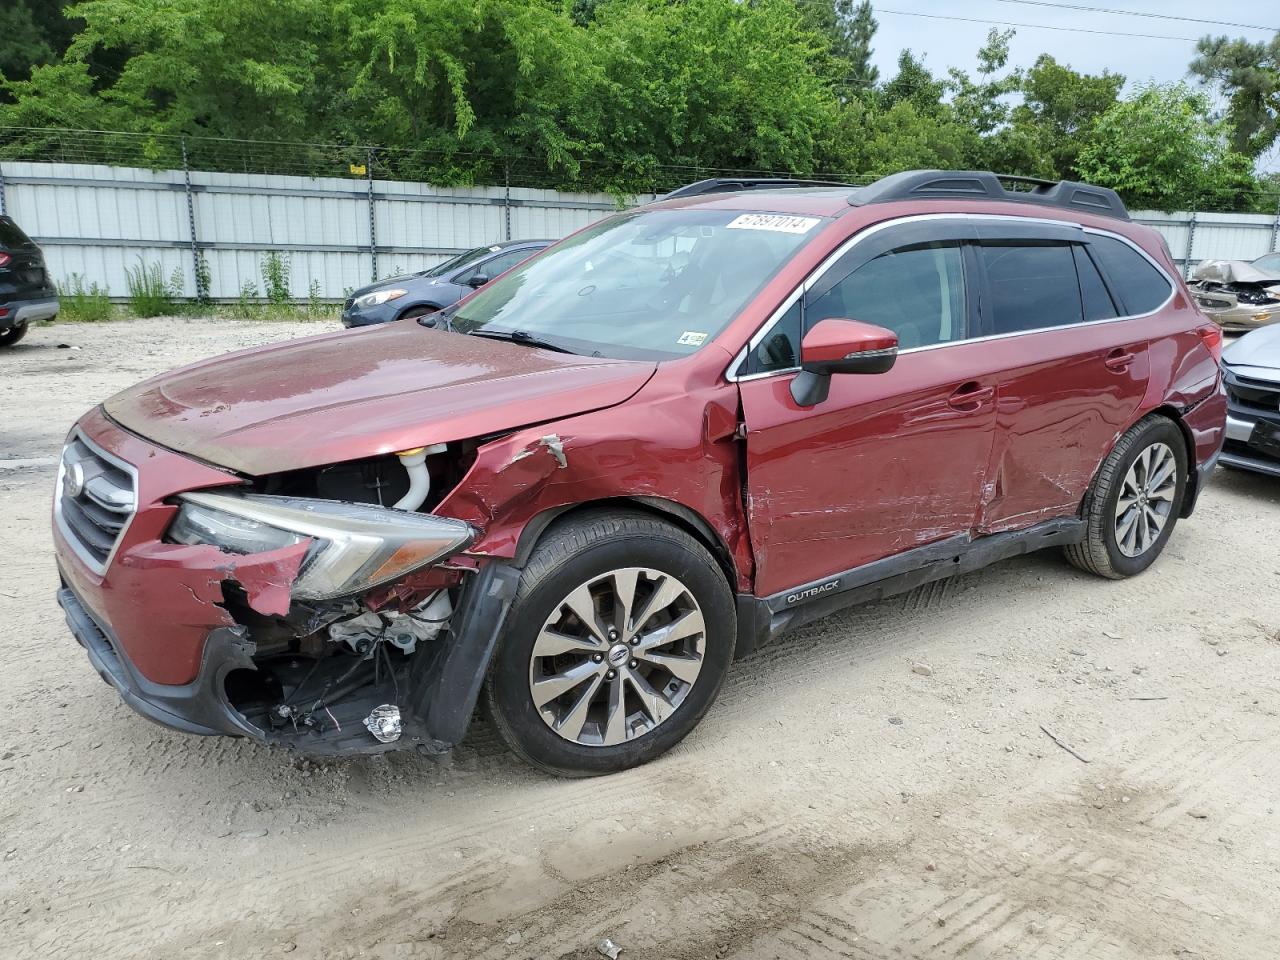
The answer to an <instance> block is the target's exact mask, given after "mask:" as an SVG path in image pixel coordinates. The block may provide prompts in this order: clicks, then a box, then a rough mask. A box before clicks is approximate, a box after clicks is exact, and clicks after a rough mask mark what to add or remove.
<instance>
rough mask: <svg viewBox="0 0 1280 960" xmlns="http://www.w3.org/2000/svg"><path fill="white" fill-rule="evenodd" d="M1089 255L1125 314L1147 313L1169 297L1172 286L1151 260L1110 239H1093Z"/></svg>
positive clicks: (1112, 238)
mask: <svg viewBox="0 0 1280 960" xmlns="http://www.w3.org/2000/svg"><path fill="white" fill-rule="evenodd" d="M1089 252H1090V253H1091V254H1092V255H1093V256H1094V258H1095V259H1097V260H1098V262H1099V263H1100V264H1101V265H1102V269H1103V272H1104V273H1106V275H1107V280H1108V282H1109V283H1110V286H1111V289H1112V291H1113V292H1114V293H1115V294H1116V295H1117V296H1118V297H1119V298H1120V300H1121V301H1122V303H1121V306H1122V307H1123V309H1124V312H1125V314H1126V315H1129V316H1133V315H1134V314H1139V313H1150V312H1151V311H1152V310H1155V309H1156V308H1157V307H1159V306H1160V304H1162V303H1164V302H1165V300H1167V299H1168V298H1169V293H1170V291H1171V290H1172V287H1170V286H1169V281H1168V280H1166V279H1165V277H1164V274H1162V273H1161V272H1160V271H1159V270H1157V269H1156V268H1155V267H1154V266H1152V265H1151V261H1150V260H1148V259H1147V258H1146V257H1144V256H1143V255H1142V254H1140V253H1138V251H1136V250H1134V249H1133V247H1131V246H1129V245H1128V244H1127V243H1125V242H1123V241H1121V240H1116V239H1115V238H1114V237H1103V236H1093V237H1091V238H1090V239H1089Z"/></svg>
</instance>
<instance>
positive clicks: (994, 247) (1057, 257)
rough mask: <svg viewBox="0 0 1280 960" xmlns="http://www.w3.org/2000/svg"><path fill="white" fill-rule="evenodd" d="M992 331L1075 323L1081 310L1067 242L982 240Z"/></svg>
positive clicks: (1072, 260)
mask: <svg viewBox="0 0 1280 960" xmlns="http://www.w3.org/2000/svg"><path fill="white" fill-rule="evenodd" d="M978 253H979V256H980V257H981V259H982V262H983V265H984V266H985V268H986V272H987V286H988V289H989V290H990V293H991V303H990V304H989V307H988V309H987V311H986V312H987V313H988V324H989V325H990V327H991V331H990V332H991V333H994V334H1002V333H1018V332H1021V331H1025V330H1042V329H1044V328H1046V327H1063V326H1068V325H1070V324H1073V323H1080V322H1081V320H1083V319H1084V311H1083V307H1082V306H1081V301H1080V282H1079V280H1078V279H1077V276H1076V264H1075V258H1074V256H1073V254H1072V252H1071V245H1070V244H1066V243H1025V242H1014V243H1008V244H1001V243H994V244H983V245H982V246H980V247H979V248H978Z"/></svg>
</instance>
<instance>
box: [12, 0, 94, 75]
mask: <svg viewBox="0 0 1280 960" xmlns="http://www.w3.org/2000/svg"><path fill="white" fill-rule="evenodd" d="M69 2H71V0H6V2H5V3H4V4H3V5H0V76H2V77H4V78H6V79H8V80H26V79H28V78H29V77H30V76H31V71H32V70H33V69H34V68H35V67H38V66H41V65H42V64H48V63H54V62H56V61H57V60H58V59H59V58H60V57H61V56H62V53H63V51H64V50H66V48H67V44H68V43H70V42H71V38H72V36H74V34H75V31H76V28H77V27H78V26H79V23H78V21H75V20H72V19H69V18H67V17H66V16H64V15H63V8H64V7H65V6H66V5H67V4H68V3H69Z"/></svg>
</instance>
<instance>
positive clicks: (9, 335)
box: [0, 323, 30, 347]
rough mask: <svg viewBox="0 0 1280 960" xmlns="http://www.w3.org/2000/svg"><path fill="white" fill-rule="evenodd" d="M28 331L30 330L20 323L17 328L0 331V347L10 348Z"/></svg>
mask: <svg viewBox="0 0 1280 960" xmlns="http://www.w3.org/2000/svg"><path fill="white" fill-rule="evenodd" d="M28 329H30V328H29V327H28V325H27V324H25V323H20V324H18V325H17V326H14V327H10V328H9V329H8V330H3V331H0V347H12V346H13V345H14V344H15V343H17V342H18V341H19V340H21V339H22V338H23V337H25V336H26V335H27V330H28Z"/></svg>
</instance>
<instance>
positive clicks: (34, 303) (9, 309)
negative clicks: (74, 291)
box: [0, 297, 59, 330]
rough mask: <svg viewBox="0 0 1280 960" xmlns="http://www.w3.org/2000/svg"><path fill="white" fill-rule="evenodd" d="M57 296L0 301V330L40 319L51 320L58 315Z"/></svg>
mask: <svg viewBox="0 0 1280 960" xmlns="http://www.w3.org/2000/svg"><path fill="white" fill-rule="evenodd" d="M58 310H59V304H58V298H57V297H41V298H40V299H39V300H11V301H9V302H8V303H0V330H8V329H9V328H10V327H20V326H22V325H24V324H28V323H37V322H39V321H40V320H51V319H53V318H54V317H56V316H57V315H58Z"/></svg>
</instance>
